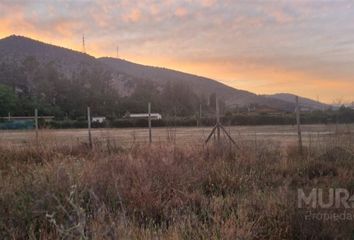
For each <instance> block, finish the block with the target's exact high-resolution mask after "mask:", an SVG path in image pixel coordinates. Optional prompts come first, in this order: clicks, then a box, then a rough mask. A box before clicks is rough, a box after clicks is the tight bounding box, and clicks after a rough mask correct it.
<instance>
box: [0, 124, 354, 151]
mask: <svg viewBox="0 0 354 240" xmlns="http://www.w3.org/2000/svg"><path fill="white" fill-rule="evenodd" d="M225 128H226V130H227V131H228V132H229V133H230V135H231V136H232V137H233V138H234V139H235V141H239V142H244V141H257V140H272V141H279V142H281V143H282V144H285V145H289V144H293V143H296V141H297V128H296V126H295V125H278V126H232V127H225ZM210 131H211V127H200V128H197V127H177V128H174V127H170V128H166V127H164V128H153V130H152V135H153V142H154V143H162V142H169V143H177V144H178V145H183V144H186V143H187V144H190V143H193V144H203V143H204V141H205V139H206V138H207V136H208V135H209V133H210ZM335 133H347V134H354V124H339V125H334V124H331V125H302V134H303V138H304V142H305V143H306V144H309V143H310V142H313V141H317V142H318V141H320V140H321V139H323V138H326V137H328V136H331V135H334V134H335ZM92 136H93V139H94V141H95V142H96V143H102V142H103V143H104V142H107V141H110V142H115V143H116V144H119V145H121V146H124V147H126V146H131V145H134V144H135V143H148V129H147V128H128V129H92ZM39 138H40V141H41V144H50V145H52V144H55V145H72V144H81V143H84V142H88V133H87V129H67V130H54V129H42V130H40V131H39ZM34 141H35V132H34V130H25V131H21V130H18V131H13V130H9V131H0V144H1V145H33V143H34Z"/></svg>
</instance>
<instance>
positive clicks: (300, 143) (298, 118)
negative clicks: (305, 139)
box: [295, 96, 302, 154]
mask: <svg viewBox="0 0 354 240" xmlns="http://www.w3.org/2000/svg"><path fill="white" fill-rule="evenodd" d="M295 102H296V124H297V135H298V141H299V142H298V147H299V153H300V154H302V136H301V123H300V106H299V97H298V96H296V97H295Z"/></svg>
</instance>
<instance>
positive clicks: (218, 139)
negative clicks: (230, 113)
mask: <svg viewBox="0 0 354 240" xmlns="http://www.w3.org/2000/svg"><path fill="white" fill-rule="evenodd" d="M215 108H216V136H217V141H218V142H220V109H219V99H218V97H217V96H215Z"/></svg>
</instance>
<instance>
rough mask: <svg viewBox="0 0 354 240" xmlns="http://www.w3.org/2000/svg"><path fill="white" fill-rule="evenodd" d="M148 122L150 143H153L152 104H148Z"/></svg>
mask: <svg viewBox="0 0 354 240" xmlns="http://www.w3.org/2000/svg"><path fill="white" fill-rule="evenodd" d="M148 114H149V116H148V122H149V143H150V144H151V143H152V135H151V103H150V102H149V103H148Z"/></svg>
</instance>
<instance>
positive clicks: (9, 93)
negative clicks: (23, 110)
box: [0, 84, 18, 116]
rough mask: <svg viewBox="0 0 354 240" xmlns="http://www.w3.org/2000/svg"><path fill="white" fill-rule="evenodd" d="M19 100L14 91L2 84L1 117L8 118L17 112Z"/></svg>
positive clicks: (0, 94)
mask: <svg viewBox="0 0 354 240" xmlns="http://www.w3.org/2000/svg"><path fill="white" fill-rule="evenodd" d="M17 103H18V99H17V96H16V94H15V93H14V91H13V90H12V89H11V88H10V87H8V86H5V85H3V84H0V115H1V116H7V114H8V113H9V112H15V111H16V106H17Z"/></svg>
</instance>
